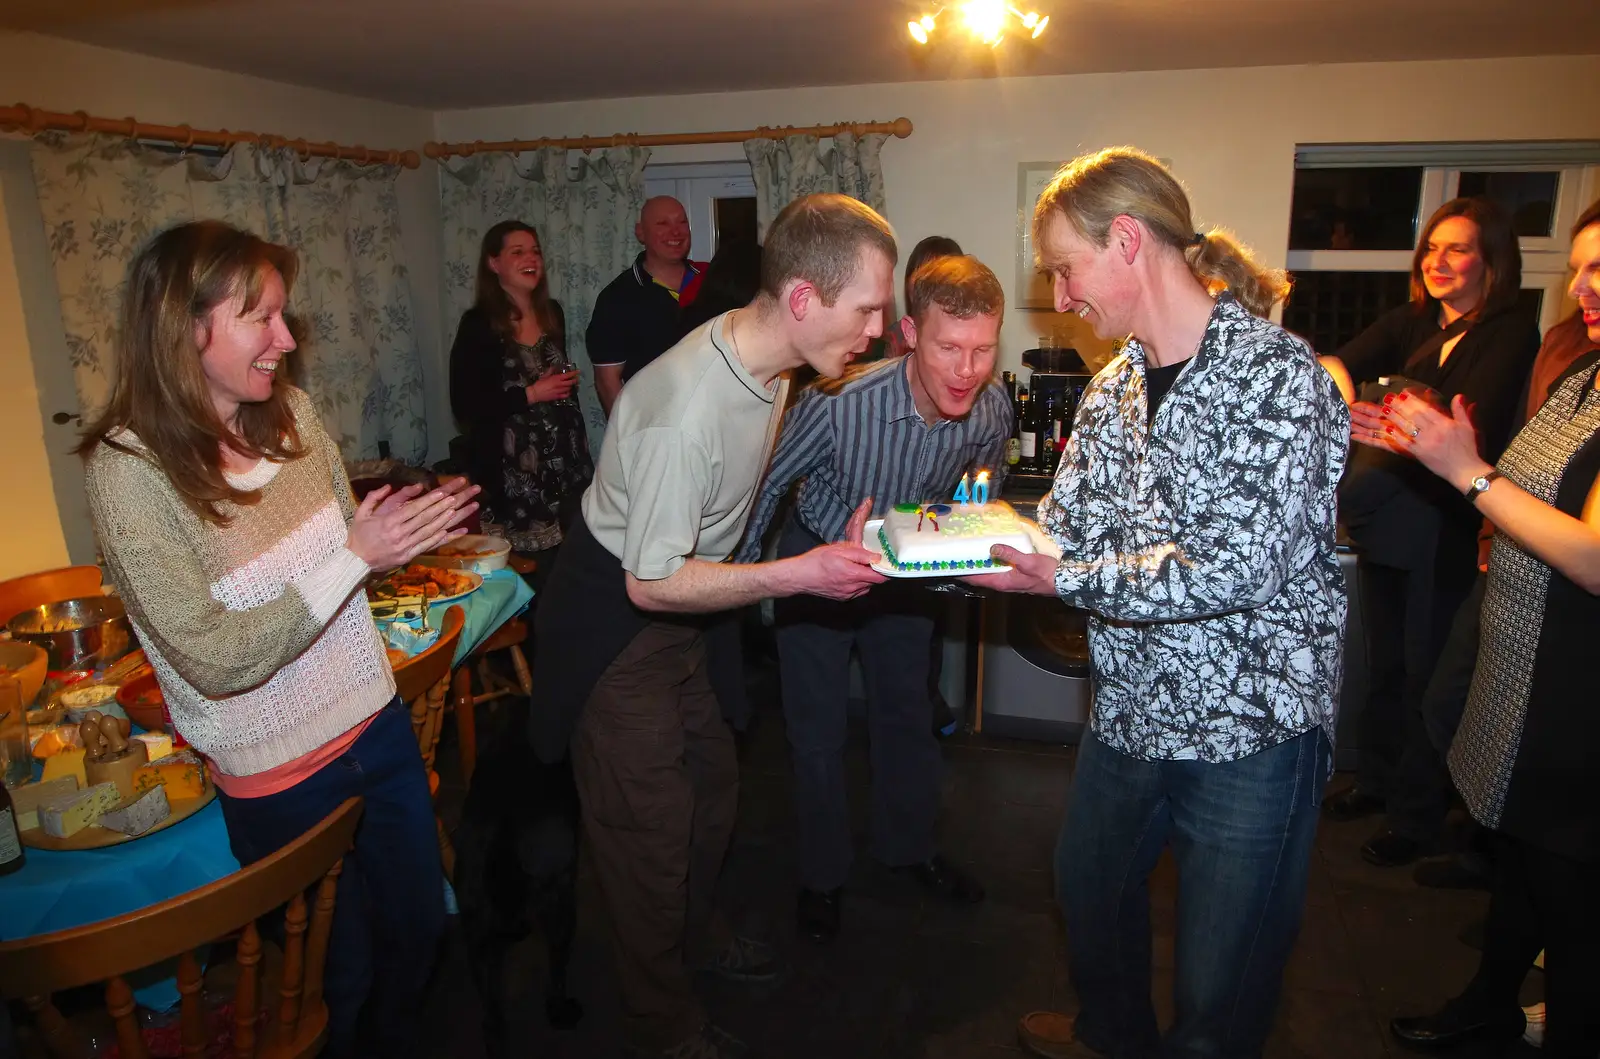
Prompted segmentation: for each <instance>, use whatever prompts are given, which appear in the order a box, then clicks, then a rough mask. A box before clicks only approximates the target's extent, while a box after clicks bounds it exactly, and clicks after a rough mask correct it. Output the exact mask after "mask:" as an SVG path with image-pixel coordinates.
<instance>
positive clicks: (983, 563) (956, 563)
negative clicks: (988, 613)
mask: <svg viewBox="0 0 1600 1059" xmlns="http://www.w3.org/2000/svg"><path fill="white" fill-rule="evenodd" d="M878 543H879V544H881V545H883V557H884V559H886V560H887V561H888V563H889V565H890V566H892V567H894V568H895V569H896V570H904V571H922V570H949V571H950V572H951V573H957V572H959V571H961V570H992V569H993V568H994V560H993V559H949V560H941V561H939V562H932V563H902V562H901V561H900V560H899V559H898V558H896V557H895V554H894V549H893V548H892V547H890V546H889V535H888V534H887V533H885V532H884V528H883V527H882V526H879V527H878Z"/></svg>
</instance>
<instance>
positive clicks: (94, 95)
mask: <svg viewBox="0 0 1600 1059" xmlns="http://www.w3.org/2000/svg"><path fill="white" fill-rule="evenodd" d="M0 100H5V101H6V103H7V104H10V103H12V102H18V101H20V102H25V103H28V104H30V105H32V106H36V107H40V108H42V109H46V110H57V111H68V112H70V111H75V110H84V111H87V112H88V113H90V114H98V115H104V116H107V117H121V116H124V115H130V114H131V115H134V116H135V117H137V118H139V119H140V120H141V121H150V122H155V123H161V124H172V125H179V124H189V125H192V126H194V127H196V128H204V129H219V128H227V129H249V130H252V131H255V132H270V133H278V134H282V135H287V136H291V137H305V138H307V139H312V140H333V141H336V142H338V143H343V144H357V143H363V144H366V145H367V146H369V147H374V148H411V149H415V150H417V151H419V153H420V150H421V147H422V144H423V143H424V142H425V141H426V140H428V139H429V138H431V136H432V132H433V125H432V115H431V114H430V113H429V112H427V111H423V110H416V109H413V108H409V107H399V106H392V105H389V104H385V103H377V102H373V101H371V100H365V99H357V98H353V97H350V96H341V95H335V94H333V93H329V92H321V91H315V90H311V89H305V88H298V87H294V86H290V85H284V84H277V83H274V82H270V81H264V80H261V79H259V78H253V77H245V76H242V75H238V74H231V73H224V72H220V71H216V70H207V69H202V68H200V67H197V66H190V65H187V64H184V63H175V62H168V61H165V60H159V59H150V58H146V57H143V56H138V55H132V54H127V53H123V52H117V51H111V50H108V49H105V48H97V47H92V46H89V45H84V44H77V43H73V42H69V41H62V40H56V39H53V38H48V37H41V36H36V35H33V34H17V33H0ZM398 190H399V198H400V208H401V225H402V228H403V233H404V240H405V242H404V249H405V256H406V259H407V262H408V264H409V266H410V271H411V283H412V293H413V297H414V304H415V306H416V311H417V319H416V321H415V324H416V334H417V341H418V343H419V345H420V346H421V348H422V354H423V371H424V381H425V383H426V388H427V399H428V423H429V433H430V447H431V449H432V455H433V456H434V458H439V457H442V456H443V455H445V451H446V443H447V442H448V440H449V438H450V437H451V436H452V435H453V434H454V433H455V430H454V427H453V425H452V424H451V422H450V414H449V404H448V386H447V382H446V375H445V373H444V371H445V351H441V349H440V348H439V334H440V322H439V285H440V280H439V257H440V245H441V240H440V224H439V195H438V179H437V168H436V166H435V165H434V163H432V162H430V161H428V160H426V159H424V160H423V162H422V168H420V169H416V170H410V171H407V172H404V173H402V175H401V176H400V179H399V188H398ZM13 205H14V204H13ZM35 208H36V207H35ZM40 268H42V269H46V270H48V269H49V268H50V263H49V261H40V260H36V259H35V255H28V256H27V257H26V258H19V256H18V253H17V252H16V249H15V247H14V246H13V244H12V241H11V239H10V237H9V235H8V234H7V233H6V231H5V230H3V229H0V424H3V425H0V431H3V433H0V446H3V447H0V452H4V453H5V454H6V457H7V462H8V463H11V462H13V461H14V462H17V463H20V464H22V465H23V466H24V468H25V471H24V477H25V478H26V479H27V480H28V482H29V483H31V484H30V485H29V488H30V489H31V490H32V493H31V494H30V495H33V494H37V492H38V480H39V476H40V475H45V476H46V478H45V481H46V482H48V481H49V479H48V474H49V471H48V468H47V467H45V466H44V465H43V464H42V463H41V462H40V461H41V459H42V449H41V448H40V445H41V441H40V434H39V432H40V430H41V429H43V430H46V431H50V432H51V433H50V434H49V437H50V441H51V443H52V444H54V443H55V442H56V441H58V440H59V437H58V435H60V434H62V432H64V431H66V430H67V429H68V428H63V427H55V426H53V425H49V424H39V423H35V422H33V421H32V420H30V419H29V418H28V417H27V416H26V415H25V414H24V415H21V416H20V417H17V416H13V415H11V414H10V413H11V412H12V411H13V409H12V405H16V406H17V408H16V409H15V411H17V412H18V413H25V411H26V410H25V409H23V408H22V406H23V405H24V404H27V403H28V402H29V401H31V400H32V398H31V397H29V396H25V395H31V394H32V393H33V392H34V387H35V376H34V372H33V368H32V365H31V358H34V357H39V356H56V355H59V351H57V350H47V349H45V350H41V349H31V348H30V346H29V343H28V338H27V330H25V329H24V327H23V321H22V320H21V319H20V318H19V317H18V314H17V313H16V312H13V311H11V305H12V303H10V302H8V301H7V295H6V289H7V283H6V280H7V275H8V273H9V272H11V271H12V270H27V269H40ZM13 286H14V283H13ZM32 418H33V419H34V420H36V419H37V418H38V413H37V411H35V412H34V415H33V417H32ZM14 473H15V472H14ZM8 478H9V476H8ZM35 499H37V497H35ZM17 510H18V508H17V507H15V506H13V505H11V504H10V503H8V504H7V511H8V518H7V520H6V523H7V525H6V529H5V531H4V532H5V533H6V534H8V535H10V536H17V537H27V538H30V539H31V538H37V539H38V540H39V541H41V542H53V541H58V540H59V539H60V538H61V537H62V526H61V516H59V515H58V514H57V511H56V509H55V507H54V506H43V505H30V506H29V507H28V508H27V509H26V512H27V513H26V515H25V516H24V517H23V519H22V520H21V521H20V522H19V521H17V520H16V518H15V513H16V512H17ZM67 536H68V537H69V538H70V537H71V536H72V534H71V533H70V532H69V533H68V535H67ZM4 539H6V538H3V537H0V542H3V540H4ZM80 550H81V549H74V551H75V552H76V551H80ZM59 551H60V547H59V545H52V544H49V543H44V544H42V545H41V550H39V551H38V552H37V553H30V554H32V555H33V558H30V559H28V560H27V561H26V565H27V568H28V569H38V568H40V567H41V566H42V565H45V562H44V561H43V557H45V556H49V557H51V558H52V559H53V558H54V557H57V556H58V555H59ZM73 558H74V560H75V561H92V560H93V555H92V553H91V554H90V555H89V556H82V555H80V554H75V555H74V557H73ZM13 560H15V561H16V562H23V560H21V559H18V558H17V557H16V556H15V555H14V554H13V553H12V552H11V550H10V549H8V548H6V547H4V546H3V544H0V577H4V576H8V574H7V570H8V568H9V567H10V566H11V565H12V564H13Z"/></svg>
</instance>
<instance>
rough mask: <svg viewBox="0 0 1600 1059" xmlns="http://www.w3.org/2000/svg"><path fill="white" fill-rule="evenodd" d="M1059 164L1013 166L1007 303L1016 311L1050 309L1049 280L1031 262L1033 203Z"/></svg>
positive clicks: (1052, 305) (1025, 163)
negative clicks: (1013, 281) (1012, 253)
mask: <svg viewBox="0 0 1600 1059" xmlns="http://www.w3.org/2000/svg"><path fill="white" fill-rule="evenodd" d="M1061 166H1062V163H1061V162H1023V163H1021V164H1020V165H1018V166H1017V285H1016V289H1015V290H1014V291H1013V292H1012V296H1011V304H1012V305H1014V306H1016V307H1017V308H1019V309H1050V308H1053V307H1054V302H1053V301H1052V300H1051V296H1050V281H1049V280H1048V279H1046V278H1045V277H1043V276H1041V275H1040V274H1039V270H1038V268H1037V267H1036V266H1035V265H1034V262H1033V204H1034V203H1035V202H1038V201H1039V193H1040V192H1041V191H1043V190H1044V187H1045V185H1046V184H1048V183H1050V178H1051V177H1053V176H1055V175H1056V170H1058V169H1060V168H1061Z"/></svg>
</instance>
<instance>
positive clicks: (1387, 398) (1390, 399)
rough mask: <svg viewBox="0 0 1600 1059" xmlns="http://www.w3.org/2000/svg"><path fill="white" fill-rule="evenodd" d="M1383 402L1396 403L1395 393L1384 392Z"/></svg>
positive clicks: (1387, 403)
mask: <svg viewBox="0 0 1600 1059" xmlns="http://www.w3.org/2000/svg"><path fill="white" fill-rule="evenodd" d="M1383 403H1384V404H1386V405H1390V404H1393V403H1394V394H1392V393H1386V394H1384V395H1383Z"/></svg>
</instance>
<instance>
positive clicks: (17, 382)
mask: <svg viewBox="0 0 1600 1059" xmlns="http://www.w3.org/2000/svg"><path fill="white" fill-rule="evenodd" d="M0 200H3V202H0V207H3V209H4V211H5V216H4V218H3V222H4V223H3V224H0V258H3V259H5V260H0V272H11V273H12V274H14V275H15V288H14V295H13V296H14V297H15V299H16V300H15V301H14V302H11V304H12V305H14V306H20V309H21V313H20V315H21V319H20V320H18V319H16V318H15V316H16V315H17V314H15V313H12V312H7V313H5V316H6V317H7V319H5V320H0V340H3V348H0V388H3V389H4V390H6V391H7V392H8V393H12V394H19V395H20V394H21V393H27V392H36V394H37V398H36V400H37V405H38V408H37V414H38V419H37V420H35V419H34V418H33V416H30V415H26V414H25V413H26V410H23V413H24V414H23V415H21V416H20V417H19V415H18V414H17V413H16V412H11V413H10V414H8V415H7V416H6V417H5V418H6V422H5V423H4V424H0V431H3V435H0V436H5V437H7V438H8V439H11V440H12V441H13V444H12V445H7V446H6V448H7V451H9V452H12V453H13V454H14V455H15V456H16V457H17V458H18V459H19V460H20V462H21V464H22V466H21V468H20V469H21V471H22V473H23V474H24V475H25V476H26V477H27V478H28V479H29V480H32V481H35V482H37V483H38V487H37V489H36V492H37V493H38V494H39V495H37V496H35V497H32V498H30V499H29V500H27V501H23V502H20V503H14V501H17V500H18V499H19V498H17V497H15V496H12V497H8V499H7V511H6V521H7V522H9V523H11V524H12V526H13V529H16V530H18V532H19V533H21V534H24V535H26V536H27V537H28V538H29V539H30V540H31V541H33V542H35V543H36V544H37V542H40V541H51V540H59V541H62V542H64V544H65V550H66V555H65V556H61V555H60V546H59V545H57V546H56V547H55V548H54V549H50V548H46V549H45V550H44V551H38V549H37V548H36V549H35V552H36V556H37V557H36V558H34V559H32V560H31V561H29V562H28V563H27V564H26V565H28V566H29V568H30V569H29V570H16V571H11V572H10V573H5V574H0V576H14V575H15V574H17V573H27V572H30V570H38V569H46V568H48V567H50V566H52V565H63V561H65V562H70V563H73V564H92V563H94V562H95V561H96V554H97V549H96V546H95V538H94V528H93V526H92V525H91V524H90V522H89V502H88V500H87V498H86V497H85V496H84V493H83V463H82V461H81V460H79V458H78V457H77V456H76V455H74V454H73V452H72V449H73V448H74V446H76V445H77V443H78V430H79V420H78V415H79V408H78V394H77V390H76V389H75V388H74V387H73V385H72V365H71V363H70V362H69V361H68V359H67V352H66V349H67V342H66V334H65V333H64V331H63V329H62V326H61V298H60V295H59V294H58V293H57V291H56V278H55V270H54V267H53V265H52V264H51V259H50V246H49V243H48V241H47V239H46V237H45V230H44V219H43V217H42V216H41V215H40V213H39V199H38V195H37V193H36V192H35V190H34V183H33V168H32V165H31V164H30V163H29V160H28V145H27V144H26V143H19V142H4V141H0ZM7 234H9V239H8V238H6V236H7ZM19 419H20V420H21V421H19ZM13 435H15V436H14V437H13ZM18 447H20V451H18ZM46 477H48V480H49V483H50V488H49V492H45V489H44V484H43V483H44V481H45V479H46ZM52 499H53V501H54V502H53V503H52V502H51V501H52ZM8 535H9V534H8ZM52 553H53V554H52Z"/></svg>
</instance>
